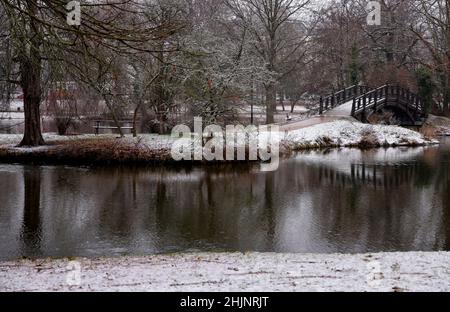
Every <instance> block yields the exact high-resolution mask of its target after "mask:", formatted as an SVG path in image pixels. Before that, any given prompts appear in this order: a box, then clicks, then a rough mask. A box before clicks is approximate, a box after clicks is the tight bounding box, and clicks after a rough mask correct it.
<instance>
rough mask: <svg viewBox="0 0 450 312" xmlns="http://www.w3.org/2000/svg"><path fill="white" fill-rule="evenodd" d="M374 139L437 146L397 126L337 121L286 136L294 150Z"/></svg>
mask: <svg viewBox="0 0 450 312" xmlns="http://www.w3.org/2000/svg"><path fill="white" fill-rule="evenodd" d="M368 137H371V138H372V140H373V139H375V141H377V142H378V143H379V144H380V145H383V146H393V145H394V146H402V145H425V144H430V143H438V142H437V141H433V140H427V139H426V138H425V137H424V136H423V135H422V134H420V133H419V132H415V131H412V130H409V129H406V128H402V127H397V126H382V125H370V124H363V123H360V122H352V121H347V120H338V121H333V122H329V123H323V124H318V125H315V126H312V127H308V128H303V129H299V130H293V131H290V132H288V133H287V135H286V137H285V141H286V142H288V143H290V144H292V145H293V146H294V148H296V147H297V148H301V147H303V146H308V147H314V146H317V147H319V146H323V145H324V143H326V145H330V146H340V147H346V146H356V145H358V144H359V143H360V142H361V140H362V139H363V138H368Z"/></svg>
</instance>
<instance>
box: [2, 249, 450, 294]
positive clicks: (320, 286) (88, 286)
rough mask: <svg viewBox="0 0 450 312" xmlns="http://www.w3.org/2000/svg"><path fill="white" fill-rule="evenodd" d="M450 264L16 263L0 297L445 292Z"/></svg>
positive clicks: (6, 273)
mask: <svg viewBox="0 0 450 312" xmlns="http://www.w3.org/2000/svg"><path fill="white" fill-rule="evenodd" d="M449 264H450V253H447V252H429V253H425V252H410V253H408V252H403V253H380V254H359V255H349V254H330V255H319V254H281V253H244V254H243V253H193V254H172V255H154V256H147V257H121V258H104V259H97V260H90V259H75V260H74V259H71V260H70V261H69V260H67V259H64V260H50V259H47V260H34V261H33V260H18V261H9V262H2V263H0V291H158V292H164V291H182V292H185V291H189V292H192V291H213V292H214V291H227V292H228V291H232V292H241V291H245V292H274V291H325V292H328V291H344V292H347V291H358V292H360V291H364V292H365V291H385V292H394V291H397V292H400V291H407V292H415V291H450V266H449ZM78 269H80V270H78Z"/></svg>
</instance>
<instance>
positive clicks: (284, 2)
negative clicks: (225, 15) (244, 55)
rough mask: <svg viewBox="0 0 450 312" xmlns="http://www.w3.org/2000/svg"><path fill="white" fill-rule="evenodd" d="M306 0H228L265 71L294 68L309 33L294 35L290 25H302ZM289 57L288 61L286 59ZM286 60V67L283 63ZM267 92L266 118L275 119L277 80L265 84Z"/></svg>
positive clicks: (280, 73) (286, 70)
mask: <svg viewBox="0 0 450 312" xmlns="http://www.w3.org/2000/svg"><path fill="white" fill-rule="evenodd" d="M309 2H310V1H309V0H302V1H299V0H242V1H240V0H227V3H228V5H229V7H230V8H231V9H232V10H233V14H234V15H235V16H236V18H237V19H238V23H239V25H241V27H242V28H243V29H245V31H248V32H249V33H251V35H252V37H253V38H254V47H255V49H256V51H257V52H258V53H259V54H260V56H261V57H262V58H263V59H264V61H265V63H266V68H267V70H268V71H270V72H273V73H276V74H278V75H280V76H282V75H286V73H287V72H289V71H292V70H294V69H295V68H296V66H297V65H298V63H299V60H301V59H302V57H303V56H304V53H301V52H300V53H298V52H299V51H301V49H302V47H304V45H305V43H306V41H307V38H308V37H309V36H308V34H303V35H301V34H300V33H298V32H297V33H296V34H295V36H289V35H288V34H292V32H289V28H296V27H304V26H305V25H306V24H305V23H302V22H301V21H300V18H301V11H302V9H304V8H305V7H306V6H307V5H308V4H309ZM288 60H289V61H288ZM287 62H289V66H288V68H286V63H287ZM264 87H265V91H266V92H265V93H266V122H267V123H273V122H274V112H275V110H276V94H277V89H276V82H273V81H270V82H268V83H266V84H265V85H264Z"/></svg>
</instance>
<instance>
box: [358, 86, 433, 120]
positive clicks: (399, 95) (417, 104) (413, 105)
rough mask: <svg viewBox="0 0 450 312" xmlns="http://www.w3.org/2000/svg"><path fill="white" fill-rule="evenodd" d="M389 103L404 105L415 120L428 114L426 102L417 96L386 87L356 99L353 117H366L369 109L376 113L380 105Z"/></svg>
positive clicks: (409, 92) (404, 90)
mask: <svg viewBox="0 0 450 312" xmlns="http://www.w3.org/2000/svg"><path fill="white" fill-rule="evenodd" d="M387 101H390V102H395V104H396V105H400V104H403V106H404V107H405V108H406V110H407V111H408V112H411V113H413V116H414V118H418V117H419V116H421V115H424V114H426V109H425V105H424V102H423V101H422V99H421V98H420V97H419V96H418V95H417V94H415V93H413V92H411V91H410V90H408V89H406V88H403V87H400V86H396V85H384V86H381V87H379V88H377V89H374V90H372V91H369V92H367V93H364V94H362V95H360V96H358V97H356V98H354V99H353V105H352V113H351V115H352V116H353V117H356V115H358V114H361V113H362V114H363V115H364V114H365V112H366V110H367V109H369V108H370V109H372V110H374V111H375V110H377V108H378V105H382V104H386V102H387Z"/></svg>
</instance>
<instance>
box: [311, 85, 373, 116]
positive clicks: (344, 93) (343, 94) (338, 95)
mask: <svg viewBox="0 0 450 312" xmlns="http://www.w3.org/2000/svg"><path fill="white" fill-rule="evenodd" d="M370 90H372V88H371V87H368V86H362V85H353V86H351V87H348V88H345V89H343V90H340V91H338V92H333V93H331V94H330V95H327V96H325V97H322V96H321V97H320V107H319V114H320V115H322V114H323V113H325V112H326V111H328V110H330V109H333V108H335V107H336V106H339V105H341V104H344V103H345V102H347V101H350V100H351V99H352V98H355V97H357V96H359V95H361V94H364V93H366V92H369V91H370Z"/></svg>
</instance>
